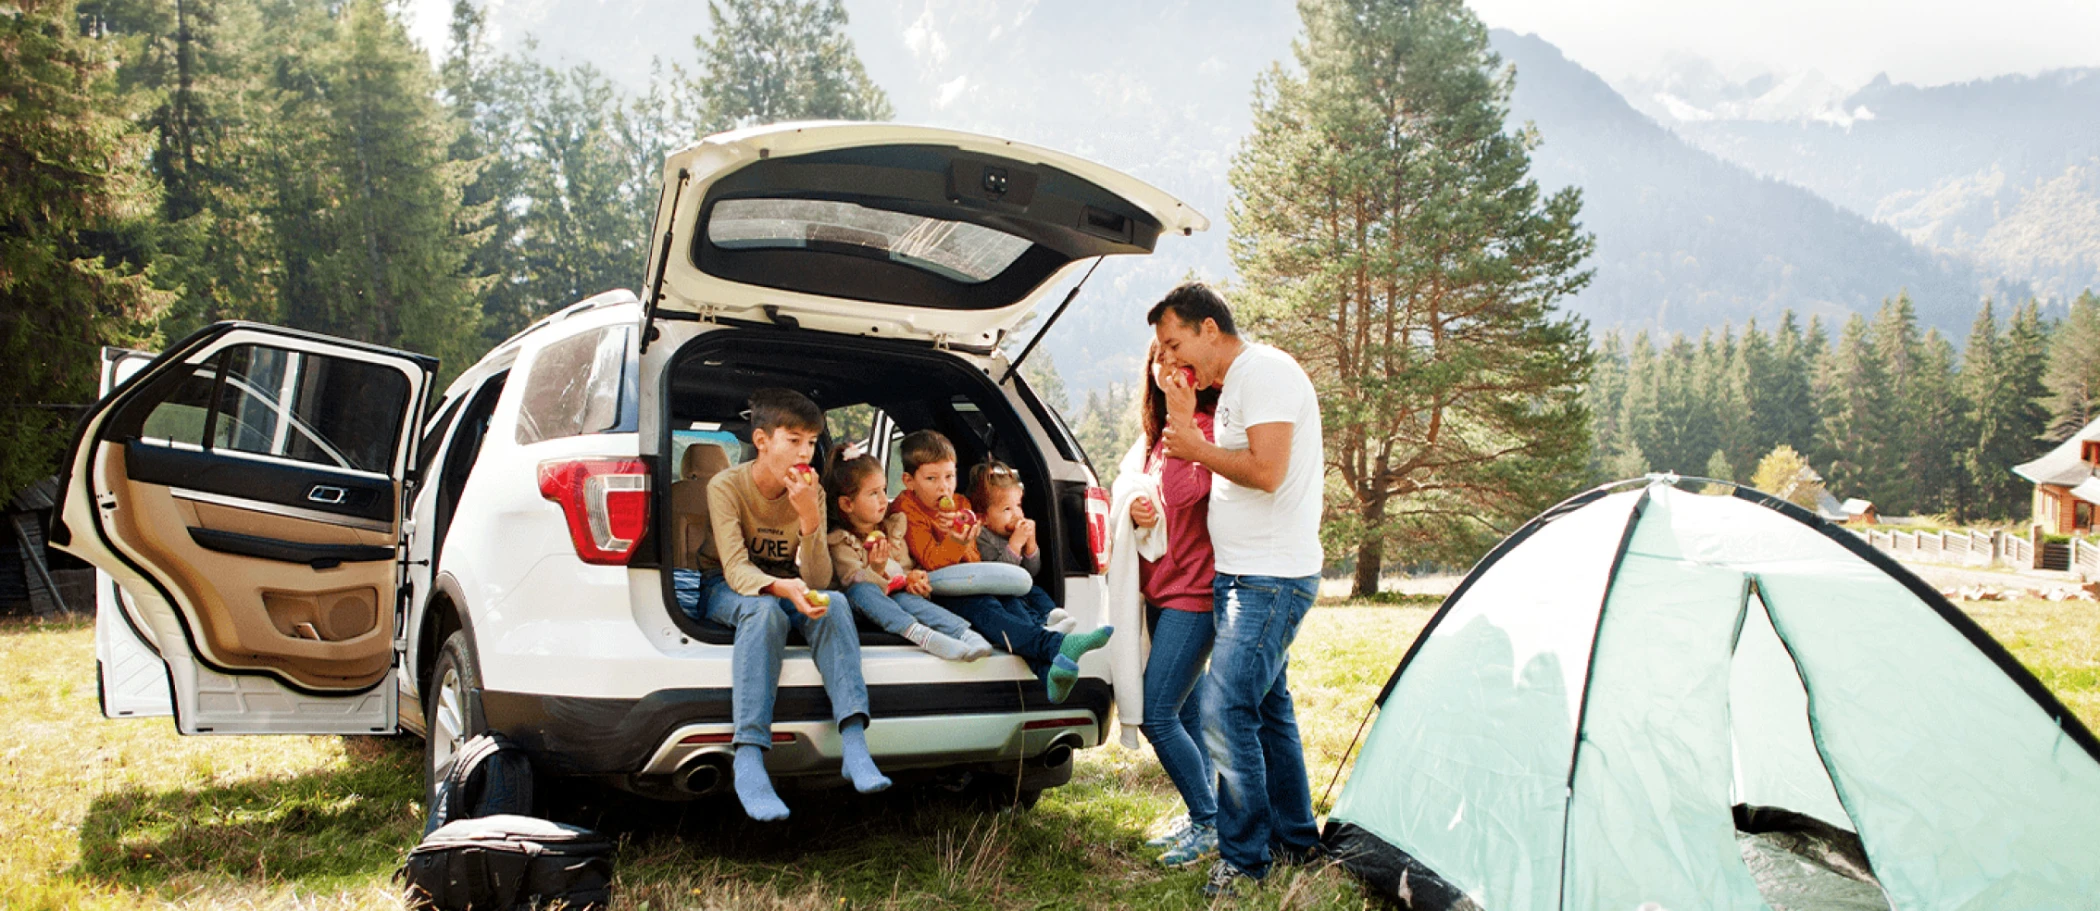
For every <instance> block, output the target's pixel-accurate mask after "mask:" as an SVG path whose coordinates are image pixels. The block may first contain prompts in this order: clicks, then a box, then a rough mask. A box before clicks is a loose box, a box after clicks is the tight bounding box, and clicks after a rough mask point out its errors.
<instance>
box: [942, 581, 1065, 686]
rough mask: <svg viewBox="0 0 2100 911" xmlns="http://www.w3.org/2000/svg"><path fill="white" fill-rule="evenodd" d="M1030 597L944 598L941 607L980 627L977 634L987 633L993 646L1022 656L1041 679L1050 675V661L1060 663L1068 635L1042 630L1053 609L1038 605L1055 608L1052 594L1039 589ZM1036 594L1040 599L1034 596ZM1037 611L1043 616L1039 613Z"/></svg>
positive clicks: (985, 635)
mask: <svg viewBox="0 0 2100 911" xmlns="http://www.w3.org/2000/svg"><path fill="white" fill-rule="evenodd" d="M1030 595H1031V597H1023V598H1002V597H999V596H997V595H969V596H967V597H961V598H943V599H941V606H943V607H946V608H947V609H948V610H950V611H953V612H954V613H955V615H956V616H958V617H961V618H963V619H964V620H967V621H969V623H970V625H971V626H974V627H977V631H978V632H980V633H982V634H984V638H985V640H986V641H988V642H990V643H991V644H992V645H993V646H995V647H998V648H1001V649H1004V650H1006V651H1008V652H1012V653H1013V654H1016V655H1019V656H1021V659H1022V660H1024V661H1027V662H1028V669H1029V670H1031V671H1034V672H1035V675H1036V676H1037V677H1041V676H1043V675H1044V674H1046V673H1049V671H1050V662H1052V661H1055V660H1057V650H1058V649H1059V648H1060V647H1062V646H1063V645H1064V644H1065V634H1063V633H1060V632H1057V631H1055V630H1048V629H1044V628H1043V621H1044V620H1045V619H1046V618H1048V617H1049V616H1050V608H1049V607H1040V608H1039V605H1044V604H1048V605H1050V606H1052V607H1054V606H1055V604H1054V603H1053V602H1051V601H1050V595H1049V593H1047V592H1044V591H1043V590H1042V589H1040V588H1037V589H1034V590H1033V591H1031V592H1030ZM1037 595H1039V596H1040V597H1039V598H1037V597H1033V596H1037ZM1038 609H1040V610H1041V613H1037V611H1038Z"/></svg>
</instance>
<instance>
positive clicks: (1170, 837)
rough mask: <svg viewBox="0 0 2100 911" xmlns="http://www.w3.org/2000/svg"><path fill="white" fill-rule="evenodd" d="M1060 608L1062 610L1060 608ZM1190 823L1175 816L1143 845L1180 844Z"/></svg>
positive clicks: (1185, 836) (1182, 817) (1158, 846)
mask: <svg viewBox="0 0 2100 911" xmlns="http://www.w3.org/2000/svg"><path fill="white" fill-rule="evenodd" d="M1060 610H1062V608H1060ZM1191 825H1193V823H1191V822H1189V818H1188V817H1187V816H1185V815H1184V816H1177V817H1175V818H1174V820H1173V821H1172V822H1169V823H1167V834H1165V835H1161V836H1159V837H1157V838H1152V839H1147V840H1146V841H1145V847H1147V848H1171V847H1173V846H1175V845H1178V844H1181V840H1182V839H1184V838H1187V837H1189V826H1191Z"/></svg>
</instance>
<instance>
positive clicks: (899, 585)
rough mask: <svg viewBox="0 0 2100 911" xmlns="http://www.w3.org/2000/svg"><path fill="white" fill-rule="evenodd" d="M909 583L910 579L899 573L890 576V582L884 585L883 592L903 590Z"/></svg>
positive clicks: (893, 592) (891, 592)
mask: <svg viewBox="0 0 2100 911" xmlns="http://www.w3.org/2000/svg"><path fill="white" fill-rule="evenodd" d="M910 584H911V580H909V579H906V578H904V577H903V576H901V575H898V576H891V577H890V584H889V585H887V586H885V587H884V594H891V595H894V594H896V593H898V592H901V591H903V590H904V587H905V586H907V585H910Z"/></svg>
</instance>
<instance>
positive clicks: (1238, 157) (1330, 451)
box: [1230, 0, 1593, 594]
mask: <svg viewBox="0 0 2100 911" xmlns="http://www.w3.org/2000/svg"><path fill="white" fill-rule="evenodd" d="M1299 13H1300V17H1301V19H1302V20H1303V23H1304V29H1305V30H1304V33H1303V34H1302V35H1301V36H1300V37H1299V39H1298V40H1297V41H1296V42H1295V43H1294V45H1293V50H1294V53H1295V54H1296V56H1297V59H1298V63H1299V70H1296V71H1293V70H1286V69H1284V68H1283V67H1281V66H1277V67H1273V68H1271V70H1270V71H1269V72H1268V73H1267V74H1266V75H1264V76H1263V77H1262V78H1261V80H1260V81H1259V83H1258V84H1257V86H1256V89H1255V101H1254V107H1255V116H1254V131H1253V133H1252V135H1250V136H1249V137H1248V138H1247V139H1246V141H1245V142H1244V143H1243V145H1242V146H1241V147H1240V149H1239V151H1238V152H1237V154H1235V156H1234V158H1233V165H1232V171H1231V178H1232V183H1233V187H1234V189H1235V190H1236V191H1237V194H1238V198H1237V200H1236V202H1235V203H1234V204H1233V206H1232V208H1231V210H1230V217H1231V223H1232V234H1231V237H1230V245H1231V249H1232V255H1233V260H1234V262H1235V264H1236V265H1237V266H1238V267H1239V272H1240V276H1241V279H1242V283H1241V284H1240V285H1239V286H1238V290H1237V295H1238V297H1239V303H1240V310H1241V312H1242V313H1244V314H1245V315H1246V317H1247V319H1246V322H1247V324H1248V326H1249V328H1250V329H1252V330H1254V331H1255V332H1256V333H1259V334H1260V335H1261V336H1262V337H1263V339H1264V340H1266V341H1269V342H1272V343H1275V344H1277V345H1278V346H1280V347H1282V348H1284V349H1285V350H1287V351H1289V352H1291V353H1292V354H1293V355H1295V356H1296V357H1297V358H1298V360H1299V361H1300V362H1301V363H1302V364H1304V365H1305V367H1306V369H1307V371H1308V372H1309V373H1310V374H1311V375H1312V377H1313V381H1314V384H1315V385H1316V386H1317V387H1318V389H1319V393H1320V399H1321V406H1322V411H1323V424H1324V426H1325V427H1326V429H1327V440H1326V455H1327V459H1328V464H1329V466H1331V468H1332V469H1333V470H1334V472H1335V481H1334V486H1335V488H1336V489H1337V490H1339V491H1344V493H1342V494H1341V495H1339V496H1331V497H1330V498H1329V501H1328V502H1329V506H1330V508H1331V509H1330V512H1331V516H1330V521H1329V522H1328V523H1327V524H1326V528H1325V530H1324V532H1323V534H1324V537H1325V538H1326V539H1327V543H1328V545H1329V546H1330V547H1331V548H1333V550H1332V551H1331V552H1335V553H1340V552H1351V553H1353V554H1354V555H1355V572H1356V579H1355V587H1356V591H1357V592H1358V593H1359V594H1365V593H1369V592H1373V591H1375V590H1376V589H1377V584H1378V575H1379V572H1380V570H1381V568H1382V567H1383V561H1384V558H1385V555H1386V553H1387V552H1388V548H1389V547H1393V546H1399V547H1402V548H1405V550H1406V552H1407V553H1408V555H1409V556H1410V558H1412V559H1439V558H1449V559H1458V558H1461V556H1462V555H1471V554H1474V553H1477V551H1478V548H1479V547H1480V546H1481V545H1482V544H1483V543H1484V542H1485V541H1487V540H1490V539H1492V537H1494V536H1496V535H1498V534H1499V533H1501V532H1505V531H1507V530H1508V529H1509V528H1511V527H1514V526H1515V525H1516V524H1517V523H1519V522H1521V521H1523V519H1525V518H1528V517H1529V516H1531V515H1532V514H1534V513H1535V512H1537V510H1538V509H1540V508H1541V507H1543V506H1545V505H1547V504H1549V503H1551V502H1552V501H1553V500H1554V499H1556V498H1558V497H1560V496H1563V495H1565V493H1566V492H1567V491H1568V490H1569V489H1570V488H1572V487H1574V486H1576V485H1577V484H1579V483H1580V482H1581V481H1582V480H1583V473H1584V467H1585V466H1584V462H1585V457H1586V455H1587V450H1588V442H1589V441H1588V419H1587V416H1586V415H1585V414H1584V412H1583V408H1582V401H1581V387H1582V384H1583V383H1584V382H1585V380H1586V379H1587V373H1588V364H1589V350H1588V349H1589V345H1588V339H1587V334H1588V333H1587V329H1586V327H1585V325H1584V323H1583V322H1582V321H1581V320H1580V319H1578V318H1573V317H1569V316H1567V315H1566V314H1563V313H1561V312H1559V311H1558V310H1557V309H1556V308H1555V303H1556V302H1557V301H1558V300H1559V299H1561V298H1562V297H1564V296H1566V295H1568V294H1570V293H1572V292H1574V291H1575V290H1577V289H1579V288H1581V287H1582V286H1583V285H1584V284H1585V283H1586V282H1587V281H1588V279H1589V275H1590V273H1588V272H1587V271H1584V270H1582V269H1581V267H1580V264H1581V262H1582V260H1583V259H1584V257H1586V256H1587V255H1588V254H1589V252H1590V250H1591V249H1592V247H1593V242H1592V240H1591V239H1590V238H1589V237H1588V236H1586V235H1584V234H1582V233H1581V231H1580V229H1579V228H1578V226H1577V224H1576V220H1575V218H1576V214H1577V212H1578V210H1579V208H1580V199H1579V197H1578V195H1577V193H1576V192H1575V191H1573V190H1563V191H1561V192H1558V193H1555V194H1552V195H1550V196H1548V195H1546V194H1545V193H1543V192H1542V191H1541V190H1540V189H1539V188H1538V185H1537V183H1536V182H1535V181H1533V180H1532V179H1531V178H1530V177H1529V175H1528V171H1529V168H1530V149H1531V148H1532V147H1533V146H1534V145H1535V144H1536V142H1537V137H1536V136H1535V135H1532V134H1531V133H1530V132H1529V131H1517V132H1511V131H1506V130H1505V125H1504V123H1503V119H1504V117H1505V115H1506V114H1507V111H1508V105H1509V95H1510V91H1511V88H1512V86H1513V84H1514V76H1513V75H1512V74H1511V73H1510V72H1508V71H1506V70H1502V69H1500V67H1499V60H1498V59H1497V58H1496V57H1495V56H1494V54H1493V53H1492V52H1491V51H1490V50H1489V49H1488V42H1487V30H1486V28H1484V27H1483V26H1482V25H1481V24H1480V22H1479V20H1478V19H1477V18H1475V17H1474V16H1473V14H1472V13H1470V12H1468V11H1467V10H1466V9H1465V8H1464V6H1463V5H1461V4H1460V3H1459V2H1457V0H1420V2H1400V0H1307V2H1304V3H1302V4H1300V6H1299Z"/></svg>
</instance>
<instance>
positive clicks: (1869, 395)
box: [1818, 313, 1889, 499]
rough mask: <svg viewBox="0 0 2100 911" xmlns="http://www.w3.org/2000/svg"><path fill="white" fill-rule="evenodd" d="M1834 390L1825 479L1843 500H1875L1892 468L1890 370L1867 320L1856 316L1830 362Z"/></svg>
mask: <svg viewBox="0 0 2100 911" xmlns="http://www.w3.org/2000/svg"><path fill="white" fill-rule="evenodd" d="M1829 362H1830V376H1829V391H1828V392H1827V393H1826V398H1825V404H1824V406H1823V408H1822V412H1823V435H1822V442H1821V445H1820V446H1819V447H1818V448H1819V449H1820V450H1821V451H1822V452H1824V453H1825V454H1826V456H1827V458H1828V460H1829V462H1828V464H1829V469H1828V470H1827V471H1825V472H1824V476H1825V477H1826V478H1827V479H1828V480H1829V484H1830V488H1831V490H1832V492H1833V493H1835V494H1836V495H1838V496H1840V497H1866V498H1868V499H1872V498H1873V496H1874V493H1873V492H1874V491H1875V490H1876V489H1877V485H1878V484H1880V483H1881V482H1882V481H1883V480H1884V478H1883V477H1882V474H1883V473H1884V469H1885V466H1886V465H1887V464H1888V458H1887V453H1888V451H1889V450H1888V427H1887V425H1886V424H1885V423H1884V422H1883V416H1884V415H1886V414H1888V398H1889V393H1888V371H1887V369H1886V368H1885V367H1884V366H1883V365H1882V362H1881V358H1880V356H1879V354H1878V352H1876V351H1875V349H1874V342H1873V338H1872V334H1871V333H1870V332H1869V330H1868V328H1867V321H1866V319H1865V318H1864V317H1862V316H1860V315H1858V314H1856V313H1855V314H1853V315H1852V318H1851V319H1849V320H1846V321H1845V328H1844V334H1843V335H1842V337H1841V338H1840V339H1839V340H1838V344H1837V347H1836V349H1834V350H1833V351H1832V352H1831V355H1830V358H1829Z"/></svg>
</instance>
